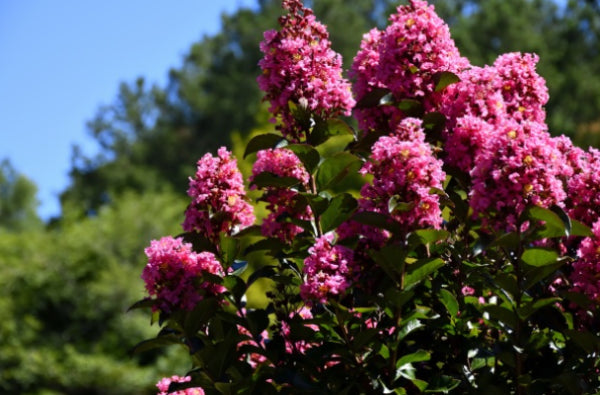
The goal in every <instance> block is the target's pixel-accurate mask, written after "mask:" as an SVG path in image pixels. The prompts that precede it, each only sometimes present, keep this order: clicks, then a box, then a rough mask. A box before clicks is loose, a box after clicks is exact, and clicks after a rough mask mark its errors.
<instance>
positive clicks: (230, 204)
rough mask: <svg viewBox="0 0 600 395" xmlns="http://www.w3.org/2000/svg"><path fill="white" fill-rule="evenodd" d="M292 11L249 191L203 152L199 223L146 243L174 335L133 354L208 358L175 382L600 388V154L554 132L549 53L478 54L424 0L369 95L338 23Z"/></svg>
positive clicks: (229, 162)
mask: <svg viewBox="0 0 600 395" xmlns="http://www.w3.org/2000/svg"><path fill="white" fill-rule="evenodd" d="M283 9H284V15H283V16H282V17H281V18H280V19H279V23H280V29H279V30H273V31H269V32H266V33H265V36H264V41H263V42H262V43H260V48H261V50H262V51H263V52H264V58H263V60H261V62H260V67H261V68H262V74H261V75H260V76H259V77H258V83H259V85H260V87H261V88H262V89H263V90H264V91H265V100H266V101H268V102H269V103H270V111H271V113H272V115H273V121H274V122H275V123H276V128H275V129H274V131H273V132H270V133H264V134H261V135H257V136H255V137H254V138H252V139H251V140H250V141H249V142H248V144H247V146H246V150H245V154H244V156H245V157H248V156H249V157H251V158H254V157H255V158H256V162H255V164H254V167H253V170H252V175H251V177H250V179H249V185H244V182H243V178H242V175H241V173H240V171H239V170H238V168H237V160H236V158H234V157H233V155H232V154H231V153H230V152H229V151H228V150H227V149H226V148H221V149H220V150H219V151H218V154H217V156H213V155H212V154H206V155H204V156H203V157H202V158H201V159H200V160H199V161H198V171H197V172H196V174H195V176H194V177H191V178H190V189H189V191H188V193H189V195H190V198H191V201H190V205H189V207H188V209H187V210H186V212H185V219H184V221H183V228H184V231H185V232H184V233H182V234H181V235H176V236H174V237H171V236H168V237H165V238H162V239H161V240H157V241H152V242H151V244H150V246H149V247H148V248H147V249H146V254H147V255H148V264H147V266H146V268H145V269H144V270H143V274H142V278H143V280H144V282H145V284H146V288H147V290H148V293H149V297H147V298H145V299H143V300H141V301H139V302H137V303H135V304H134V305H133V308H149V309H150V310H151V312H152V323H154V324H157V326H158V328H157V331H158V333H157V335H156V337H155V338H152V339H148V340H145V341H142V342H141V343H139V344H138V345H137V346H136V347H135V348H134V349H133V352H135V353H139V352H144V351H146V350H149V349H153V348H156V347H162V346H167V345H172V344H173V345H180V346H183V348H184V349H185V350H186V352H187V353H189V356H190V358H191V364H190V369H189V371H186V372H172V374H173V375H178V376H172V378H170V379H169V378H165V379H162V380H161V379H160V378H157V380H159V387H158V388H159V390H160V393H168V392H175V391H180V392H177V393H206V394H219V393H222V394H229V393H256V394H270V393H319V394H321V393H323V394H329V393H331V394H362V393H397V394H414V393H422V392H431V393H435V392H443V393H447V392H452V391H453V392H456V393H477V394H479V393H485V394H488V393H489V394H508V393H515V394H551V393H556V394H559V393H560V394H569V393H571V394H580V393H593V392H595V391H596V390H598V389H599V388H600V381H599V379H598V369H599V362H600V360H599V358H598V352H599V346H600V341H599V339H600V338H599V335H600V333H599V332H600V320H599V317H598V315H599V314H598V303H599V302H600V291H599V290H600V220H599V219H598V218H599V214H600V203H599V202H600V179H599V178H598V169H596V168H597V167H598V166H597V165H598V158H599V154H598V151H597V150H594V149H588V150H584V149H581V148H578V147H574V146H573V145H572V143H571V142H570V140H569V139H568V138H566V137H564V136H561V137H552V136H551V135H550V134H549V132H548V130H547V127H546V124H545V121H544V119H545V110H544V105H545V103H546V101H547V100H548V93H547V88H546V86H545V82H544V80H543V78H542V77H541V76H540V75H538V74H537V72H536V63H537V61H538V58H537V56H536V55H533V54H521V53H511V54H502V55H500V56H499V57H498V60H497V61H496V62H494V64H492V65H488V66H484V67H478V66H472V65H470V64H469V61H468V60H467V59H465V58H463V57H462V56H460V54H459V52H458V50H457V49H456V46H455V45H454V42H453V41H452V38H451V36H450V32H449V30H448V27H447V25H446V24H445V23H444V22H443V21H442V20H441V19H440V18H439V17H438V16H437V15H436V13H435V10H434V8H433V6H430V5H428V4H427V3H426V2H424V1H419V0H413V1H410V3H409V4H408V5H401V6H399V7H398V8H397V10H396V13H395V14H394V15H392V16H391V17H390V19H389V26H388V27H387V28H386V29H384V30H381V31H379V30H376V29H374V30H372V31H370V32H368V33H367V34H365V36H364V40H363V43H362V45H361V47H360V50H359V52H358V54H357V55H356V57H355V58H354V63H353V65H352V68H351V71H350V76H351V78H352V79H353V81H354V85H353V88H351V86H352V85H351V83H350V81H349V80H348V79H345V78H344V77H343V75H342V70H341V64H342V63H341V59H340V56H339V55H338V54H337V53H335V52H334V51H333V50H332V49H331V46H330V42H329V38H328V37H329V36H328V33H327V29H326V27H325V26H324V25H323V24H321V23H319V22H318V21H317V20H316V18H315V16H314V14H313V12H312V11H311V10H310V9H308V8H305V7H304V6H303V4H302V3H301V1H300V0H284V1H283ZM351 89H353V90H351ZM350 114H354V116H355V117H356V120H357V123H356V124H357V125H358V128H356V129H355V128H353V127H351V126H349V125H350V124H354V123H353V122H350V121H349V118H348V117H347V116H349V115H350ZM348 179H351V180H355V181H353V182H349V181H348ZM356 180H360V182H358V181H356ZM247 188H252V189H256V190H258V191H260V192H262V195H261V197H260V198H259V199H258V200H259V201H262V202H263V203H264V204H265V205H266V210H267V211H268V213H267V214H266V215H263V217H265V218H264V219H262V220H258V221H257V220H255V216H254V213H253V207H254V205H253V204H252V203H253V202H250V199H249V198H248V196H247V194H246V190H247ZM254 203H255V202H254ZM257 257H259V258H260V260H259V261H260V262H261V264H258V263H256V261H257V260H258V258H257ZM264 262H266V263H264ZM258 280H260V281H259V283H260V284H262V285H261V286H257V281H258ZM264 284H268V285H267V286H266V290H265V286H264ZM263 290H264V291H263ZM256 292H264V293H266V295H264V298H266V300H267V301H266V302H265V303H262V302H261V303H258V302H253V301H252V294H253V293H256ZM248 296H250V297H248ZM264 298H263V299H264ZM263 299H261V300H263ZM186 391H187V392H186Z"/></svg>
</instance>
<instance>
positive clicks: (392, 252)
mask: <svg viewBox="0 0 600 395" xmlns="http://www.w3.org/2000/svg"><path fill="white" fill-rule="evenodd" d="M370 255H371V258H373V260H374V261H375V263H376V264H377V265H379V267H381V268H382V269H383V270H384V271H385V272H386V273H387V275H388V276H390V278H391V279H393V280H394V281H397V282H400V275H401V273H402V272H403V271H404V265H405V261H404V258H405V257H406V251H405V250H404V249H403V248H402V247H400V246H399V245H396V244H391V245H387V246H385V247H383V248H382V249H381V250H379V251H375V250H372V251H371V252H370Z"/></svg>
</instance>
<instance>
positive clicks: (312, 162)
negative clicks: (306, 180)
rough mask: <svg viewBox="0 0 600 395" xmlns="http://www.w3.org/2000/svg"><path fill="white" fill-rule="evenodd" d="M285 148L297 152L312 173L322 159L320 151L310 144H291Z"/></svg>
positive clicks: (307, 169) (305, 166)
mask: <svg viewBox="0 0 600 395" xmlns="http://www.w3.org/2000/svg"><path fill="white" fill-rule="evenodd" d="M285 148H287V149H289V150H291V151H292V152H293V153H294V154H296V156H297V157H298V159H300V161H301V162H302V164H303V165H304V168H305V169H306V171H307V172H308V173H309V174H312V172H313V171H314V170H315V168H316V167H317V165H318V164H319V161H320V160H321V156H320V155H319V152H318V151H317V150H316V149H314V148H313V147H311V146H310V145H308V144H290V145H288V146H286V147H285Z"/></svg>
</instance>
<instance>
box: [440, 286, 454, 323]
mask: <svg viewBox="0 0 600 395" xmlns="http://www.w3.org/2000/svg"><path fill="white" fill-rule="evenodd" d="M440 302H442V304H443V305H444V307H446V310H448V313H450V316H451V317H456V315H457V314H458V300H456V297H455V296H454V295H453V294H452V293H451V292H450V291H448V290H447V289H443V288H442V289H440Z"/></svg>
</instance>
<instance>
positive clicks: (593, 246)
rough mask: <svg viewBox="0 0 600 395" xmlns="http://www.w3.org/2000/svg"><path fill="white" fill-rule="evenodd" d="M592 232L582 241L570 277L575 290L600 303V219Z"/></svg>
mask: <svg viewBox="0 0 600 395" xmlns="http://www.w3.org/2000/svg"><path fill="white" fill-rule="evenodd" d="M592 233H593V236H591V237H586V238H585V239H583V240H582V241H581V244H580V246H579V249H578V250H577V257H578V259H577V260H576V261H575V262H573V264H572V267H573V272H572V273H571V277H570V278H571V281H572V282H573V291H575V292H581V293H583V294H585V295H586V296H587V297H589V298H590V299H591V300H593V301H595V302H596V303H600V281H599V278H600V219H598V220H597V221H596V222H595V223H594V225H593V226H592Z"/></svg>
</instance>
